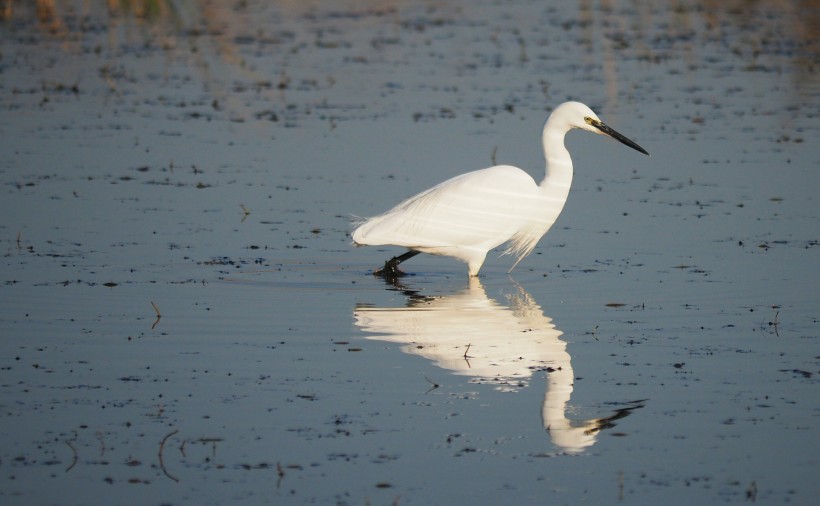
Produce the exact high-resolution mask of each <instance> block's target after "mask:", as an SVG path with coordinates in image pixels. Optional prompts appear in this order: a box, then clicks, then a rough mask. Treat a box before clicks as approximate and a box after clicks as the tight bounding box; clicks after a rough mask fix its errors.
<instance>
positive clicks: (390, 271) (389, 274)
mask: <svg viewBox="0 0 820 506" xmlns="http://www.w3.org/2000/svg"><path fill="white" fill-rule="evenodd" d="M419 253H421V251H415V250H412V249H411V250H410V251H408V252H406V253H404V254H403V255H399V256H397V257H393V258H391V259H390V260H388V261H386V262H385V263H384V267H382V268H381V269H376V270H375V271H373V275H374V276H382V277H384V278H397V277H399V276H404V272H402V271H401V270H400V269H399V264H400V263H402V262H404V261H405V260H409V259H411V258H413V257H414V256H416V255H418V254H419Z"/></svg>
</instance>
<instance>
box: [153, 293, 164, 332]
mask: <svg viewBox="0 0 820 506" xmlns="http://www.w3.org/2000/svg"><path fill="white" fill-rule="evenodd" d="M151 306H152V307H153V308H154V311H156V313H157V319H156V321H155V322H154V324H153V325H151V330H154V328H155V327H156V326H157V324H158V323H159V320H160V318H162V314H160V312H159V308H158V307H157V305H156V304H154V301H153V300H152V301H151Z"/></svg>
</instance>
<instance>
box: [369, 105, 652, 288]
mask: <svg viewBox="0 0 820 506" xmlns="http://www.w3.org/2000/svg"><path fill="white" fill-rule="evenodd" d="M573 128H580V129H582V130H586V131H588V132H593V133H596V134H601V135H608V136H609V137H612V138H613V139H616V140H618V141H620V142H622V143H623V144H626V145H627V146H629V147H631V148H632V149H635V150H637V151H640V152H641V153H644V154H646V155H648V154H649V153H648V152H647V151H646V150H645V149H643V148H642V147H640V146H638V145H637V144H636V143H635V142H633V141H631V140H629V139H627V138H626V137H624V136H623V135H621V134H619V133H618V132H616V131H615V130H613V129H612V128H610V127H608V126H607V125H605V124H604V123H603V122H602V121H601V120H600V119H598V116H597V115H596V114H595V113H594V112H592V109H590V108H589V107H587V106H586V105H584V104H582V103H580V102H565V103H563V104H561V105H559V106H558V107H557V108H556V109H555V110H554V111H552V114H550V116H549V117H548V118H547V121H546V123H545V124H544V131H543V134H542V143H543V147H544V157H545V158H546V162H547V163H546V177H544V180H543V181H542V182H541V184H540V185H538V184H536V183H535V181H534V180H533V178H532V177H531V176H530V175H529V174H527V173H526V172H524V171H523V170H521V169H519V168H518V167H513V166H510V165H496V166H494V167H490V168H487V169H482V170H477V171H473V172H468V173H466V174H462V175H460V176H456V177H454V178H452V179H449V180H447V181H445V182H443V183H440V184H438V185H436V186H434V187H432V188H430V189H429V190H426V191H423V192H421V193H419V194H418V195H416V196H414V197H410V198H409V199H407V200H405V201H403V202H401V203H400V204H398V205H397V206H396V207H394V208H393V209H390V210H389V211H387V212H385V213H384V214H380V215H378V216H374V217H372V218H367V219H364V220H362V221H361V223H359V224H358V226H357V227H356V229H355V230H354V231H353V242H354V243H355V244H356V245H361V246H365V245H368V246H375V245H394V246H404V247H405V248H408V249H409V251H407V252H406V253H404V254H403V255H399V256H396V257H393V258H392V259H390V260H388V261H387V262H385V265H384V268H382V269H379V270H377V271H376V274H385V275H389V276H395V275H397V274H400V271H399V270H398V265H399V264H400V263H402V262H404V261H405V260H407V259H409V258H412V257H414V256H416V255H418V254H419V253H430V254H433V255H443V256H449V257H454V258H457V259H459V260H461V261H463V262H466V263H467V268H468V271H469V274H470V276H476V275H478V271H479V269H481V265H482V264H483V263H484V259H485V258H486V256H487V252H488V251H489V250H491V249H493V248H495V247H496V246H499V245H501V244H504V243H506V242H509V245H508V247H507V249H506V250H505V251H504V254H513V255H516V256H517V257H518V258H517V260H516V261H515V263H514V264H513V266H512V268H510V270H512V269H513V268H515V266H516V265H517V264H518V262H520V261H521V260H522V259H523V258H524V257H526V256H527V255H529V254H530V252H532V250H533V248H535V245H536V244H537V243H538V240H539V239H541V237H542V236H543V235H544V234H546V233H547V230H549V228H550V227H551V226H552V224H553V223H555V220H556V219H557V218H558V215H559V214H561V209H563V207H564V203H565V202H566V201H567V196H568V194H569V187H570V184H571V183H572V159H571V158H570V156H569V152H568V151H567V149H566V147H564V136H565V135H566V133H567V132H568V131H570V130H571V129H573Z"/></svg>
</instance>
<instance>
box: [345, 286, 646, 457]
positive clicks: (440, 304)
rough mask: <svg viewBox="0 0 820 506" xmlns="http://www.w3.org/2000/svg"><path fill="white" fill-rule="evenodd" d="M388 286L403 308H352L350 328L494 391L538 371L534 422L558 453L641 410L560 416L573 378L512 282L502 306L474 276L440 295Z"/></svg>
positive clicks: (514, 386) (565, 356)
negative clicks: (541, 382)
mask: <svg viewBox="0 0 820 506" xmlns="http://www.w3.org/2000/svg"><path fill="white" fill-rule="evenodd" d="M392 286H393V287H395V288H396V289H398V290H400V291H401V292H403V293H404V295H405V296H407V298H408V301H407V305H406V307H398V308H395V307H389V308H388V307H385V308H380V307H373V306H369V305H364V304H360V305H357V306H356V309H355V311H354V313H353V315H354V318H355V321H356V325H357V326H358V327H360V328H361V329H362V330H363V331H364V332H366V333H368V334H371V336H366V337H367V338H368V339H378V340H381V341H389V342H394V343H400V344H401V345H402V346H401V350H402V351H403V352H405V353H409V354H412V355H419V356H422V357H424V358H426V359H428V360H430V361H432V362H433V363H434V364H435V365H437V366H438V367H441V368H442V369H445V370H448V371H450V372H452V373H454V374H457V375H462V376H469V377H471V378H472V379H471V381H472V382H474V383H485V384H492V385H495V386H496V388H497V389H498V390H502V391H516V390H518V389H520V388H522V387H524V386H527V385H528V384H529V382H530V378H531V377H532V375H533V374H535V373H536V372H539V371H544V372H546V373H547V391H546V393H545V395H544V402H543V405H542V407H541V416H542V421H543V424H544V428H545V429H546V431H547V433H548V434H549V436H550V439H551V441H552V443H553V444H555V445H556V446H557V447H559V448H561V449H562V450H563V451H565V452H568V453H580V452H582V451H584V449H586V448H588V447H590V446H592V445H593V444H595V441H596V439H597V436H598V433H599V432H600V431H601V430H603V429H608V428H610V427H613V426H614V425H615V424H614V422H615V420H618V419H620V418H623V417H625V416H627V415H629V414H630V413H631V412H632V411H633V410H635V409H638V408H641V407H643V401H632V402H628V403H624V404H623V407H621V408H620V409H617V410H615V411H614V413H612V414H611V415H609V416H606V417H604V418H593V419H589V420H579V421H576V420H570V419H569V418H567V411H569V410H570V409H571V408H570V406H569V405H568V404H569V400H570V396H571V395H572V389H573V383H574V376H573V372H572V363H571V357H570V355H569V353H568V352H567V349H566V348H567V344H566V342H564V341H562V340H561V339H560V337H561V334H562V332H561V331H560V330H558V329H557V328H555V325H554V324H553V323H552V319H551V318H549V317H547V316H545V315H544V313H543V312H542V311H541V307H540V306H538V304H536V303H535V301H533V299H532V297H531V296H530V295H529V294H528V293H527V292H526V291H525V290H524V289H523V288H522V287H520V286H519V285H516V290H515V291H513V293H510V294H508V295H507V296H506V298H507V300H506V305H505V304H500V303H498V302H496V301H495V300H493V299H491V298H489V297H488V296H487V293H486V292H485V290H484V287H483V286H482V285H481V282H480V281H479V280H478V278H472V279H470V281H469V286H468V287H467V288H465V289H464V290H462V291H461V292H459V293H456V294H454V295H449V296H443V297H429V296H424V295H421V294H420V293H419V292H417V291H413V290H411V289H408V288H407V287H405V286H403V285H401V284H399V283H398V282H397V281H396V280H393V281H392Z"/></svg>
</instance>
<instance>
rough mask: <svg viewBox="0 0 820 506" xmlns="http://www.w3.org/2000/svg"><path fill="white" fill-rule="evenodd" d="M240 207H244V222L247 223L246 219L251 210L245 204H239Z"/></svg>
mask: <svg viewBox="0 0 820 506" xmlns="http://www.w3.org/2000/svg"><path fill="white" fill-rule="evenodd" d="M239 207H241V208H242V223H245V219H246V218H247V217H248V216H250V214H251V212H250V211H248V209H247V208H246V207H245V205H244V204H239Z"/></svg>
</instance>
